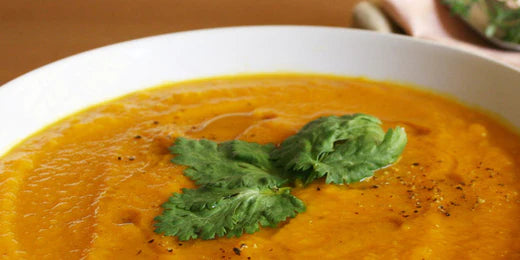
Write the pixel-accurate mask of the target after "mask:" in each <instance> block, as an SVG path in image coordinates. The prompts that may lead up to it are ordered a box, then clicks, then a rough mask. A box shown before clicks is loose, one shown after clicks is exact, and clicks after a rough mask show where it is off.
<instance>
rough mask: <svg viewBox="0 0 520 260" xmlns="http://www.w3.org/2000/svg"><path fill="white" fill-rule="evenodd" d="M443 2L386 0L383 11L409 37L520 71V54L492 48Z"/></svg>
mask: <svg viewBox="0 0 520 260" xmlns="http://www.w3.org/2000/svg"><path fill="white" fill-rule="evenodd" d="M440 2H441V1H440V0H383V9H384V10H385V11H386V12H387V13H388V14H389V15H390V17H391V18H392V19H393V20H394V21H396V22H397V24H399V25H400V26H401V27H402V28H403V29H404V30H405V31H406V33H408V34H409V35H412V36H414V37H418V38H422V39H429V40H433V41H437V42H440V43H443V44H446V45H451V46H454V47H457V48H461V49H465V50H468V51H471V52H473V53H476V54H479V55H482V56H486V57H488V58H491V59H493V60H496V61H500V62H504V63H508V64H510V65H512V66H514V67H516V68H517V69H520V52H515V51H507V50H502V49H497V48H495V47H493V46H492V45H490V44H489V43H487V42H486V41H485V40H484V39H483V38H482V37H481V36H480V35H478V34H477V33H476V32H474V31H472V30H471V29H470V28H469V26H468V25H466V24H465V23H464V22H463V21H461V20H459V19H458V18H456V17H454V16H453V15H452V14H451V13H450V11H449V10H448V8H446V6H444V5H443V4H441V3H440Z"/></svg>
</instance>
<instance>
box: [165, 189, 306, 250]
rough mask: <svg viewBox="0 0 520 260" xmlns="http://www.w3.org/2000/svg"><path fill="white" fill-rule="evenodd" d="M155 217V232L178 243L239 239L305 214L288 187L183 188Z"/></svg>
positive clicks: (301, 203) (303, 206)
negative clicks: (234, 237) (180, 241)
mask: <svg viewBox="0 0 520 260" xmlns="http://www.w3.org/2000/svg"><path fill="white" fill-rule="evenodd" d="M162 207H163V208H164V212H163V214H162V215H160V216H158V217H156V218H155V220H156V221H157V223H156V227H157V228H156V230H155V232H157V233H163V234H165V235H167V236H177V237H178V238H179V239H180V240H189V239H196V238H202V239H213V238H215V237H222V236H227V237H233V236H236V237H239V236H241V235H242V234H243V233H244V232H246V233H250V234H251V233H254V232H256V231H258V230H259V229H260V226H262V227H276V226H277V225H278V224H279V223H280V222H282V221H284V220H286V219H287V218H290V217H291V218H292V217H294V216H296V215H297V214H298V213H299V212H303V211H305V205H304V204H303V202H302V201H301V200H299V199H298V198H296V197H294V196H293V195H291V194H290V193H289V188H281V189H278V188H268V187H238V188H233V189H228V188H221V187H214V186H209V187H202V188H199V189H184V190H183V193H182V194H175V195H174V196H172V197H170V199H169V200H168V202H166V203H164V204H163V205H162Z"/></svg>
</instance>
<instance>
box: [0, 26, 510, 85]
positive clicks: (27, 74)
mask: <svg viewBox="0 0 520 260" xmlns="http://www.w3.org/2000/svg"><path fill="white" fill-rule="evenodd" d="M260 28H262V29H291V28H307V29H318V30H337V31H345V32H349V31H352V32H356V33H361V34H379V35H380V36H381V37H389V38H394V39H400V40H405V41H411V42H416V43H419V44H426V45H429V46H432V47H434V48H444V49H449V50H450V51H453V52H456V53H459V54H461V55H470V56H474V57H477V58H478V59H481V60H483V61H485V62H488V63H492V64H493V65H495V66H499V67H502V68H503V69H507V70H512V71H515V72H517V73H520V68H516V67H514V66H512V65H510V64H507V63H504V62H500V61H496V60H493V59H491V58H489V57H487V56H484V55H481V54H479V53H474V52H471V51H469V50H466V49H462V48H457V47H454V46H449V45H445V44H442V43H439V42H435V41H432V40H426V39H421V38H415V37H412V36H408V35H401V34H396V33H380V32H374V31H368V30H362V29H357V28H347V27H337V26H322V25H241V26H224V27H215V28H202V29H195V30H184V31H178V32H171V33H163V34H158V35H151V36H145V37H141V38H136V39H130V40H126V41H121V42H116V43H112V44H108V45H104V46H100V47H97V48H93V49H88V50H85V51H82V52H80V53H76V54H73V55H70V56H67V57H64V58H61V59H58V60H55V61H52V62H50V63H47V64H45V65H43V66H40V67H37V68H35V69H32V70H30V71H28V72H25V73H24V74H22V75H20V76H17V77H15V78H14V79H11V80H9V81H7V82H6V83H4V84H3V85H0V94H1V93H2V89H5V88H7V87H14V86H16V84H17V82H18V81H20V79H22V78H25V77H30V76H31V75H32V74H33V73H34V72H37V71H41V70H46V69H48V68H49V67H52V66H54V65H55V64H57V63H63V62H67V61H69V60H73V59H76V58H78V57H81V56H85V55H89V54H90V53H92V52H97V51H101V50H108V49H111V48H119V47H120V46H123V45H129V44H133V43H137V42H141V41H149V40H153V39H157V38H163V37H168V36H172V35H175V36H182V35H190V34H204V33H207V32H218V31H221V30H225V31H228V30H244V29H245V30H248V29H260Z"/></svg>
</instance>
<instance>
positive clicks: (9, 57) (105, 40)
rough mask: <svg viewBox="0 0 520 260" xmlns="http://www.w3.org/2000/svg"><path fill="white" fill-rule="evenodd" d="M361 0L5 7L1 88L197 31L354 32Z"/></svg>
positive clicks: (139, 0) (40, 0)
mask: <svg viewBox="0 0 520 260" xmlns="http://www.w3.org/2000/svg"><path fill="white" fill-rule="evenodd" d="M357 2H359V0H80V1H79V0H70V1H66V0H62V1H59V0H0V85H2V84H4V83H6V82H7V81H9V80H11V79H13V78H15V77H17V76H20V75H22V74H23V73H26V72H28V71H30V70H33V69H35V68H37V67H40V66H42V65H45V64H47V63H49V62H52V61H55V60H58V59H61V58H64V57H67V56H69V55H72V54H75V53H78V52H82V51H85V50H89V49H92V48H96V47H100V46H103V45H107V44H111V43H116V42H120V41H125V40H129V39H135V38H140V37H144V36H150V35H156V34H162V33H169V32H176V31H183V30H192V29H199V28H210V27H221V26H233V25H255V24H305V25H329V26H345V27H346V26H350V25H351V11H352V8H353V6H354V5H355V4H356V3H357Z"/></svg>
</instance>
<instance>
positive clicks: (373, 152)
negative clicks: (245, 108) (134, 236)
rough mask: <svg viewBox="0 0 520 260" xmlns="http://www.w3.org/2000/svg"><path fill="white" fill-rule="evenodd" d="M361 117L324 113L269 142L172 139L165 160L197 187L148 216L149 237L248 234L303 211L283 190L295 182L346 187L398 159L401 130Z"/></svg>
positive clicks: (401, 146)
mask: <svg viewBox="0 0 520 260" xmlns="http://www.w3.org/2000/svg"><path fill="white" fill-rule="evenodd" d="M380 125H381V122H380V121H379V120H378V119H377V118H375V117H372V116H368V115H362V114H357V115H348V116H341V117H337V116H330V117H323V118H319V119H317V120H315V121H312V122H310V123H309V124H307V125H306V126H304V127H303V128H302V130H300V132H299V133H298V134H296V135H294V136H292V137H289V138H288V139H287V140H285V141H284V142H283V143H282V145H281V147H280V148H276V147H275V146H274V145H272V144H266V145H262V144H257V143H248V142H244V141H238V140H234V141H229V142H223V143H221V144H217V143H215V142H213V141H209V140H190V139H186V138H182V137H180V138H178V139H177V140H176V141H175V144H174V146H172V147H171V148H170V150H171V152H172V153H173V154H175V155H176V156H175V157H174V158H173V159H172V162H174V163H177V164H181V165H185V166H188V167H187V168H186V169H185V170H184V174H185V175H186V176H187V177H189V178H191V179H192V180H193V181H195V183H196V184H197V185H199V188H197V189H183V193H177V194H174V195H173V196H171V197H170V198H169V200H168V201H167V202H165V203H164V204H163V205H162V207H163V208H164V211H163V213H162V215H160V216H158V217H156V218H155V221H156V223H155V226H156V229H155V232H157V233H160V234H165V235H168V236H177V237H178V238H179V239H180V240H188V239H196V238H202V239H213V238H216V237H222V236H228V237H233V236H237V237H238V236H240V235H242V234H243V233H244V232H246V233H253V232H256V231H258V230H259V229H260V227H277V226H278V225H279V224H280V222H282V221H285V220H286V219H287V218H292V217H294V216H296V215H297V214H298V213H300V212H303V211H305V205H304V203H303V202H302V201H301V200H299V199H298V198H296V197H294V196H293V195H291V194H290V188H289V187H287V185H289V184H290V183H291V182H292V181H294V179H295V178H301V179H302V180H304V181H305V183H309V182H311V181H313V180H314V179H316V178H320V177H323V176H326V181H327V183H351V182H354V181H359V180H361V179H363V178H365V177H368V176H372V175H373V172H374V170H376V169H379V168H381V167H384V166H387V165H388V164H390V163H392V162H394V161H395V160H397V158H398V157H399V155H400V154H401V152H402V151H403V149H404V146H405V144H406V134H405V133H404V130H403V129H402V128H399V127H398V128H396V129H395V130H393V129H390V130H388V132H387V133H386V134H385V133H384V131H383V130H382V129H381V127H380Z"/></svg>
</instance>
